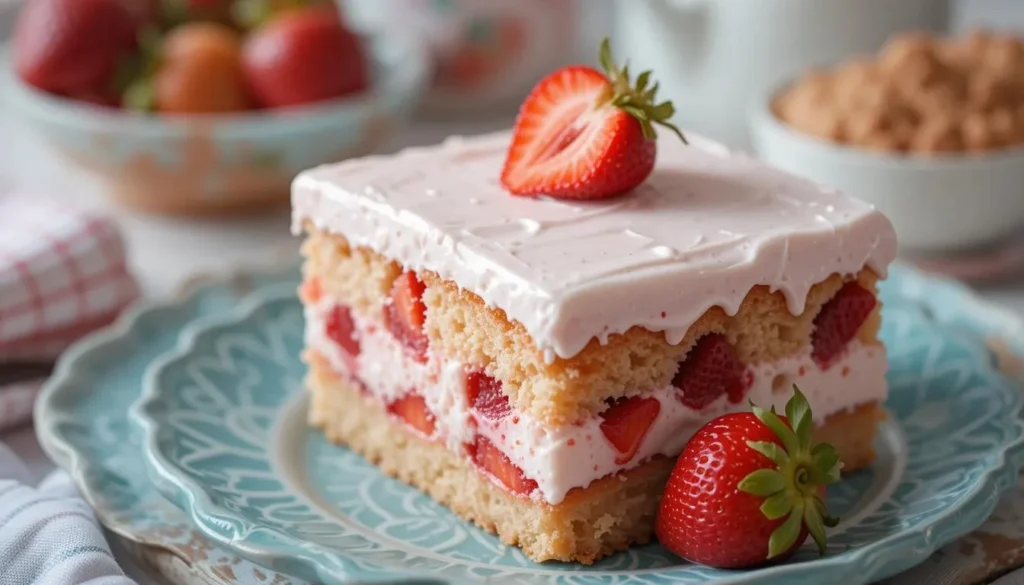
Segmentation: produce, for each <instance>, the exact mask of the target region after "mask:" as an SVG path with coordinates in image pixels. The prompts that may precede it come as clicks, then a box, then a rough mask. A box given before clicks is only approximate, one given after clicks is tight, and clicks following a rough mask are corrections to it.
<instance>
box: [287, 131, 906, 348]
mask: <svg viewBox="0 0 1024 585" xmlns="http://www.w3.org/2000/svg"><path fill="white" fill-rule="evenodd" d="M662 134H663V138H662V139H661V140H660V141H659V143H658V161H657V165H656V168H655V170H654V172H653V173H652V174H651V176H650V177H649V178H648V179H647V181H646V182H645V183H644V184H643V185H641V186H640V187H638V188H636V189H634V190H633V192H631V193H630V194H628V195H625V196H622V197H618V198H613V199H608V200H603V201H592V202H582V201H579V202H573V201H556V200H551V199H547V198H524V197H516V196H512V195H510V194H509V193H507V192H506V191H504V190H503V189H502V187H501V185H500V184H499V182H498V177H499V175H500V171H501V166H502V163H503V161H504V158H505V154H506V151H507V148H508V143H509V140H510V135H509V133H507V132H500V133H495V134H489V135H484V136H479V137H474V138H460V137H453V138H451V139H449V140H448V141H446V142H445V143H443V144H441V145H439V146H434V147H429V148H414V149H408V150H405V151H402V152H400V153H398V154H396V155H392V156H377V157H368V158H363V159H357V160H349V161H345V162H342V163H338V164H335V165H329V166H323V167H319V168H316V169H312V170H309V171H306V172H303V173H302V174H300V175H299V176H298V177H297V178H296V179H295V181H294V183H293V186H292V204H293V229H294V230H295V231H296V232H298V231H300V230H301V228H302V226H303V224H304V223H305V222H311V223H312V224H313V226H315V227H316V228H317V229H320V230H325V231H328V232H331V233H337V234H342V235H344V236H345V237H346V238H347V239H348V240H349V241H350V242H351V243H352V244H353V245H356V246H365V247H368V248H370V249H372V250H375V251H377V252H378V253H380V254H381V255H383V256H385V257H387V258H392V259H394V260H396V261H398V262H399V263H401V264H402V265H403V266H405V267H406V268H409V269H413V270H417V271H421V270H431V271H434V272H436V273H437V274H439V275H440V276H441V277H442V278H445V279H449V280H452V281H454V282H455V283H457V284H458V285H459V286H461V287H462V288H464V289H466V290H468V291H471V292H473V293H475V294H477V295H478V296H480V297H481V298H482V299H483V300H484V302H486V303H487V304H488V305H489V306H492V307H498V308H500V309H502V310H504V311H505V313H506V314H507V315H508V316H509V318H510V319H514V320H516V321H518V322H519V323H521V324H522V325H523V326H524V327H525V328H526V330H527V331H528V332H529V333H530V335H531V336H532V338H533V341H534V343H535V344H536V346H537V347H538V348H539V349H540V350H542V351H543V352H544V354H545V357H546V358H547V359H548V360H549V361H551V360H554V359H555V357H556V356H560V357H563V358H569V357H572V356H574V355H576V354H577V353H578V352H579V351H580V350H582V349H583V348H584V347H585V346H586V345H587V344H588V343H589V342H590V341H591V340H592V339H595V338H596V339H598V340H600V341H602V342H603V341H605V340H607V338H608V336H609V335H612V334H615V333H622V332H625V331H627V330H628V329H630V328H631V327H634V326H641V327H645V328H647V329H649V330H652V331H663V332H664V333H665V336H666V339H667V341H668V342H669V343H672V344H675V343H678V342H679V341H680V340H681V339H682V338H683V336H684V335H685V333H686V331H687V329H688V328H689V327H690V325H692V324H693V322H694V321H696V320H697V319H698V318H699V317H700V316H701V315H702V314H703V313H704V312H705V311H706V310H707V309H709V308H711V307H713V306H716V305H717V306H721V307H722V308H723V309H725V311H726V312H727V313H729V314H734V313H735V312H736V311H737V310H738V309H739V306H740V303H741V302H742V301H743V298H744V297H745V296H746V295H747V293H748V292H749V291H750V289H751V288H752V287H754V286H756V285H767V286H768V287H770V288H771V289H772V290H778V291H781V292H782V293H783V294H784V295H785V297H786V299H787V303H788V307H789V310H790V311H792V312H793V313H794V314H799V313H801V312H803V308H804V302H805V299H806V297H807V292H808V291H809V290H810V288H811V287H812V286H813V285H814V284H815V283H817V282H821V281H822V280H824V279H825V278H827V277H828V276H829V275H831V274H833V273H839V274H853V273H856V272H859V271H860V270H861V269H862V268H863V267H864V266H869V267H871V268H872V269H873V270H875V272H877V273H878V274H879V275H880V276H883V277H884V276H885V274H886V270H887V267H888V265H889V263H890V262H891V261H892V260H893V258H894V257H895V254H896V239H895V233H894V231H893V228H892V224H890V223H889V220H888V219H886V218H885V217H884V216H883V215H882V214H881V213H880V212H878V211H876V210H875V209H874V208H873V207H872V206H870V205H868V204H866V203H863V202H861V201H859V200H856V199H853V198H850V197H845V196H843V195H842V194H839V193H837V192H835V191H831V190H828V189H825V188H822V187H820V186H818V185H815V184H813V183H811V182H809V181H806V180H804V179H800V178H797V177H795V176H792V175H789V174H787V173H784V172H782V171H780V170H776V169H774V168H772V167H769V166H766V165H764V164H762V163H760V162H759V161H757V160H756V159H754V158H752V157H749V156H747V155H744V154H740V153H735V152H731V151H730V150H728V149H727V148H726V147H724V146H722V145H720V144H717V143H715V142H712V141H709V140H707V139H704V138H701V137H699V136H695V135H690V137H689V138H690V142H691V145H690V146H685V145H683V144H682V143H681V142H680V141H679V140H678V139H677V138H675V137H673V136H671V133H668V132H665V133H662Z"/></svg>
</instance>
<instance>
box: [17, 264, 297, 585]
mask: <svg viewBox="0 0 1024 585" xmlns="http://www.w3.org/2000/svg"><path fill="white" fill-rule="evenodd" d="M297 282H298V269H297V268H296V267H294V266H293V267H291V269H289V270H278V271H268V272H260V273H253V272H247V273H240V274H239V275H237V276H235V277H232V278H229V279H225V280H223V281H218V282H210V283H206V284H203V285H202V286H198V287H195V288H194V289H193V290H192V291H191V292H189V293H188V294H184V295H182V296H181V298H180V299H178V300H174V301H170V302H166V303H160V304H154V305H144V306H140V307H137V308H135V309H134V310H131V311H129V312H128V313H127V314H125V315H124V317H123V318H121V319H120V320H119V321H118V322H117V323H116V324H114V325H113V326H111V327H109V328H107V329H105V330H103V331H102V332H100V333H97V334H95V335H92V336H90V337H88V338H87V339H85V340H83V341H82V342H79V343H78V344H76V345H75V347H73V348H72V349H70V350H69V351H67V352H65V354H64V356H63V357H62V358H61V360H60V363H59V364H58V366H57V369H56V371H55V373H54V375H53V377H52V378H51V379H50V381H49V383H48V384H47V385H46V387H45V388H44V389H43V392H42V394H41V395H40V397H39V400H38V401H37V403H36V412H35V427H36V432H37V433H38V435H39V442H40V443H41V444H42V446H43V448H44V449H45V450H46V453H47V455H49V456H50V458H51V459H53V460H54V462H56V463H57V465H59V466H61V467H62V468H64V469H65V470H66V471H68V472H69V473H70V474H71V476H72V477H73V478H74V479H75V482H76V484H77V486H78V489H79V491H81V493H82V495H83V496H84V497H85V499H86V500H87V501H88V502H89V504H90V505H91V506H92V508H93V509H94V510H95V512H96V516H97V517H98V518H99V520H100V521H101V522H103V524H104V525H105V526H106V527H107V528H109V529H110V530H111V531H113V532H114V533H116V534H117V535H118V536H119V537H121V538H123V539H125V540H127V541H129V542H130V543H132V544H133V545H137V546H133V547H132V550H137V551H145V553H147V554H148V553H157V554H159V555H161V556H165V558H166V557H173V558H176V559H178V560H179V561H180V563H181V564H183V565H184V566H185V567H186V569H187V570H188V571H189V572H190V573H192V574H196V575H200V576H202V577H203V578H204V579H205V580H204V582H209V583H210V584H211V585H213V584H214V583H218V584H225V585H226V584H228V583H231V584H236V583H271V582H273V583H275V584H277V583H280V584H281V585H289V584H290V585H306V583H305V582H304V581H301V580H299V579H297V578H287V577H285V576H283V575H280V574H279V573H275V572H272V571H268V570H267V569H265V568H263V567H260V566H258V565H255V564H253V563H251V562H249V561H245V560H243V559H241V558H239V557H238V556H237V555H235V554H234V553H231V552H228V551H225V550H223V549H219V548H217V547H215V546H213V545H212V543H210V542H209V541H208V540H207V539H205V538H204V537H203V536H202V535H200V534H198V533H197V532H196V531H195V529H194V528H193V526H192V525H191V524H190V523H189V520H188V518H187V517H186V516H185V514H184V513H182V511H181V510H180V509H178V508H176V507H175V506H172V505H171V504H170V503H169V502H167V500H165V499H164V498H163V497H162V496H161V495H160V494H159V493H158V492H157V491H156V490H155V489H154V488H153V485H152V484H151V483H150V482H149V478H148V477H147V476H146V472H145V468H144V467H143V466H142V465H140V464H139V461H140V459H141V453H142V451H141V443H142V441H141V438H140V436H139V434H138V433H137V432H133V431H132V429H131V427H130V426H129V424H128V406H129V405H131V403H132V402H133V401H135V400H136V399H137V398H138V397H139V392H140V391H141V388H142V375H143V371H144V370H145V369H146V367H147V366H148V365H149V364H150V362H151V361H152V360H153V359H154V358H155V357H157V356H159V355H160V354H162V353H165V352H167V351H168V350H172V349H174V347H175V345H176V343H177V342H178V336H179V334H180V333H181V330H182V328H184V327H185V326H186V325H187V324H188V323H189V322H191V321H193V320H195V319H198V318H202V317H209V316H211V315H223V314H225V313H228V312H230V311H232V310H233V309H234V308H235V307H237V305H238V304H239V303H240V302H241V301H242V300H243V299H244V298H245V297H246V296H248V295H249V294H252V293H257V292H261V291H273V290H277V291H287V290H295V286H296V283H297ZM140 547H141V548H140ZM179 566H180V565H179ZM172 568H173V567H172Z"/></svg>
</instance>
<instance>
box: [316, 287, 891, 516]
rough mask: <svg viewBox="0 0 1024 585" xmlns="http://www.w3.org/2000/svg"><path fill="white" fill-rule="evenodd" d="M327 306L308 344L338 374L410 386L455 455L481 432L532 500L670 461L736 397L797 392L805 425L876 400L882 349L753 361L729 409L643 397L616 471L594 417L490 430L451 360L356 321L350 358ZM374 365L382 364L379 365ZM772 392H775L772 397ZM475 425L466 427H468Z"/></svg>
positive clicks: (391, 389)
mask: <svg viewBox="0 0 1024 585" xmlns="http://www.w3.org/2000/svg"><path fill="white" fill-rule="evenodd" d="M331 306H332V302H331V301H330V300H327V299H325V300H323V301H321V302H319V303H317V304H316V305H312V306H309V307H307V309H306V316H307V333H306V339H307V344H308V346H309V347H310V348H311V349H313V350H315V351H317V352H318V353H320V354H322V355H323V356H325V357H326V358H327V360H328V362H329V363H330V364H331V366H332V367H334V368H335V369H336V370H337V371H339V372H346V373H350V374H354V375H356V376H358V377H359V379H360V380H362V381H363V382H364V383H365V384H366V386H367V390H368V391H369V392H370V393H371V394H373V395H374V396H376V397H377V399H379V400H380V401H382V402H384V403H390V402H392V401H394V400H396V399H398V398H400V397H401V396H403V395H405V394H406V393H407V392H409V391H410V390H413V389H415V390H416V391H417V392H418V393H420V394H421V395H422V396H423V397H424V400H425V402H426V404H427V406H428V408H430V410H431V412H432V413H434V416H435V417H436V420H437V424H436V427H437V432H438V434H439V438H440V439H441V440H443V441H444V443H445V445H446V446H447V447H448V448H449V449H451V450H452V451H454V452H456V453H459V454H460V455H464V449H463V445H465V444H467V443H470V442H472V441H473V439H474V437H475V434H476V433H477V432H479V433H480V434H482V435H484V436H485V437H487V438H488V439H490V441H491V442H492V443H494V445H495V446H497V447H498V449H500V450H501V451H502V452H503V453H505V455H506V456H508V458H509V459H510V460H511V461H512V462H513V463H515V464H516V465H518V466H519V468H520V469H522V470H523V472H524V474H525V475H526V477H528V478H530V479H533V480H535V481H536V482H537V485H538V487H539V489H538V491H537V492H536V493H535V497H538V498H539V499H542V500H543V501H546V502H548V503H550V504H557V503H559V502H561V501H562V500H563V499H564V498H565V496H566V494H567V493H569V491H570V490H572V489H573V488H577V487H586V486H588V485H590V483H591V482H593V481H594V480H597V479H600V478H602V477H605V476H607V475H609V474H612V473H615V472H618V471H622V470H624V469H629V468H631V467H633V466H635V465H637V464H638V463H640V462H642V461H644V460H646V459H648V458H650V457H652V456H655V455H659V454H660V455H666V456H670V457H675V456H676V455H678V454H679V452H680V451H682V448H683V446H684V445H685V444H686V442H687V441H688V440H689V438H690V437H691V436H692V435H693V433H694V432H696V431H697V429H699V428H700V427H701V426H702V425H703V424H704V423H705V422H707V421H709V420H711V419H713V418H715V417H717V416H719V415H722V414H725V413H727V412H736V411H742V410H746V409H747V408H749V407H748V405H747V403H746V398H749V399H750V400H753V401H754V402H755V403H756V404H758V405H759V406H762V407H764V408H769V407H771V406H772V405H774V406H775V407H776V408H777V409H778V410H779V411H780V412H782V411H784V408H785V403H786V401H787V400H788V399H789V398H790V396H791V395H792V384H793V383H794V382H795V383H796V384H797V385H799V386H800V389H801V391H802V392H803V393H804V394H805V395H806V396H807V400H808V402H810V404H811V407H812V409H813V411H814V416H815V420H816V421H817V422H819V423H820V422H822V421H823V420H824V419H825V418H826V417H828V416H830V415H832V414H835V413H837V412H842V411H845V410H849V409H851V408H853V407H856V406H858V405H862V404H866V403H869V402H874V401H884V400H885V397H886V388H887V387H886V381H885V373H886V370H887V367H888V366H887V362H886V359H885V350H884V349H883V348H882V347H879V346H865V345H862V344H861V343H860V342H858V341H856V340H854V341H853V342H851V343H850V345H849V346H848V348H847V350H846V353H845V355H844V357H843V358H841V359H840V360H838V361H837V362H835V363H834V364H833V365H832V366H830V368H829V369H828V370H826V371H822V370H821V369H820V368H819V367H818V366H817V365H816V364H815V362H814V360H812V359H811V357H810V350H808V351H807V352H806V353H804V354H801V355H799V356H795V357H788V358H785V359H782V360H779V361H777V362H773V363H765V364H760V365H759V366H758V367H757V368H756V369H754V371H753V385H752V386H751V388H750V390H749V392H748V394H747V396H746V398H745V399H744V400H743V401H742V402H741V403H739V404H733V403H731V402H729V401H728V398H727V397H725V396H722V397H721V398H720V399H719V400H718V401H717V402H715V403H712V404H711V405H709V406H708V407H707V408H705V409H703V410H701V411H699V412H698V411H694V410H693V409H691V408H689V407H687V406H685V405H684V404H683V403H682V402H680V401H679V400H678V399H677V396H678V394H679V391H678V390H677V389H676V388H674V387H671V386H669V387H666V388H660V389H656V390H653V391H651V392H647V393H644V396H651V397H654V398H656V399H657V400H658V402H659V403H660V404H661V410H660V412H659V413H658V417H657V418H656V419H655V421H654V423H653V424H652V425H651V427H650V429H649V430H648V433H647V435H646V437H645V438H644V442H643V443H642V445H641V447H640V450H639V451H638V452H637V454H636V456H635V457H634V458H633V459H632V461H631V462H630V463H628V464H626V465H620V464H618V463H616V462H615V459H616V458H617V457H618V455H619V454H618V453H617V451H616V450H615V449H614V447H612V445H611V444H610V443H609V442H608V440H607V439H605V437H604V435H603V434H602V433H601V419H600V418H599V417H596V416H595V417H593V418H591V419H589V420H586V421H584V422H582V423H580V424H572V425H565V426H562V427H557V428H551V427H547V426H546V425H544V424H543V423H541V422H540V421H538V420H536V419H534V418H532V417H531V416H529V415H528V414H523V413H520V412H518V411H515V410H513V412H512V414H511V415H509V416H507V417H505V418H504V419H502V420H501V421H499V422H498V423H496V424H488V421H486V419H482V418H480V417H475V416H474V415H473V414H472V412H471V411H470V408H469V404H468V403H467V400H466V382H465V378H466V377H465V367H464V365H463V364H460V363H458V362H454V361H449V360H444V359H442V357H441V356H437V355H434V354H429V355H428V361H427V363H426V364H421V363H419V362H417V361H415V360H413V359H410V358H409V357H408V356H407V355H406V354H405V353H404V351H403V349H402V347H401V344H400V342H399V341H397V340H396V339H395V338H394V337H392V336H391V334H390V333H388V332H387V331H386V330H384V329H383V328H381V327H380V326H378V325H375V324H373V323H369V322H365V321H363V320H362V319H359V318H358V317H357V318H356V325H357V329H358V331H359V335H358V336H359V340H360V344H361V348H360V355H359V356H358V358H356V359H355V360H352V359H350V358H348V357H347V355H346V354H345V353H344V352H343V351H342V350H341V348H339V347H338V346H337V345H336V344H335V343H334V342H332V341H331V340H330V339H328V338H327V337H326V335H324V334H323V331H324V321H325V318H326V314H327V311H329V310H330V308H331ZM381 364H384V365H385V366H386V367H381ZM773 388H774V389H778V390H779V391H778V392H776V391H773ZM473 419H476V423H477V424H476V425H474V424H473V423H472V421H473Z"/></svg>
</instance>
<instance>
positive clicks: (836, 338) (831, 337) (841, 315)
mask: <svg viewBox="0 0 1024 585" xmlns="http://www.w3.org/2000/svg"><path fill="white" fill-rule="evenodd" d="M877 303H878V301H877V300H876V299H875V295H874V294H872V293H871V291H868V290H865V289H864V288H863V287H862V286H860V285H859V284H857V283H856V282H848V283H846V284H845V285H843V288H841V289H839V292H838V293H836V296H834V297H832V300H830V301H829V302H827V303H825V305H824V306H823V307H822V308H821V312H820V313H818V316H817V317H816V318H815V319H814V333H813V334H812V336H811V347H812V348H813V349H812V351H811V356H812V357H813V358H814V361H815V362H817V363H818V365H819V366H821V367H822V368H823V369H828V367H829V366H831V365H832V362H833V361H834V360H835V358H836V357H838V356H839V355H840V354H841V353H842V351H843V349H844V348H845V347H846V346H847V345H848V344H849V343H850V341H851V340H852V339H853V338H854V337H855V336H856V335H857V331H859V330H860V328H861V326H862V325H864V322H865V321H867V319H868V317H869V316H870V315H871V312H872V311H874V310H875V305H876V304H877Z"/></svg>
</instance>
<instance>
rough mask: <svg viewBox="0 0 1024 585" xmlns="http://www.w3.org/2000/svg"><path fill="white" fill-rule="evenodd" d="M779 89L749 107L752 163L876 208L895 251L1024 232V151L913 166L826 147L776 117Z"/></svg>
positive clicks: (954, 246)
mask: <svg viewBox="0 0 1024 585" xmlns="http://www.w3.org/2000/svg"><path fill="white" fill-rule="evenodd" d="M779 87H780V86H776V87H774V88H772V91H767V92H763V93H762V94H761V95H760V96H759V97H758V99H757V100H756V101H755V102H754V103H753V104H752V105H751V109H750V120H749V122H750V127H751V128H750V129H751V138H752V141H753V145H754V149H755V151H756V152H757V154H758V156H760V157H761V159H762V160H764V161H765V162H767V163H769V164H771V165H774V166H776V167H779V168H781V169H783V170H786V171H789V172H791V173H794V174H798V175H802V176H804V177H807V178H808V179H811V180H812V181H815V182H817V183H821V184H823V185H827V186H829V187H834V188H837V189H839V190H841V191H843V192H844V193H846V194H847V195H852V196H854V197H857V198H859V199H862V200H864V201H867V202H868V203H871V204H873V205H875V206H876V207H877V208H878V209H879V210H881V211H882V212H883V213H885V214H886V215H887V216H888V217H889V219H890V220H891V221H892V223H893V226H894V227H895V228H896V233H897V236H898V237H899V241H900V247H901V249H904V250H911V251H921V252H947V251H956V250H964V249H970V248H978V247H982V246H985V245H987V244H993V243H995V242H997V241H999V240H1000V239H1003V238H1007V237H1009V236H1011V235H1012V234H1014V233H1019V232H1021V231H1022V230H1024V149H1013V150H1007V151H1005V152H996V153H993V154H990V155H962V156H958V155H950V156H941V157H935V158H913V157H907V156H896V155H886V154H882V153H874V152H870V151H865V150H859V149H856V148H853V147H848V146H843V145H838V144H834V143H830V142H826V141H824V140H821V139H818V138H815V137H813V136H810V135H807V134H803V133H800V132H798V131H796V130H793V129H792V128H790V127H789V126H788V125H786V124H785V123H783V122H782V121H780V120H779V119H778V118H777V117H776V116H775V115H774V113H773V112H772V111H771V102H772V99H773V98H774V96H775V95H777V90H778V89H779ZM781 87H785V86H781Z"/></svg>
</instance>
